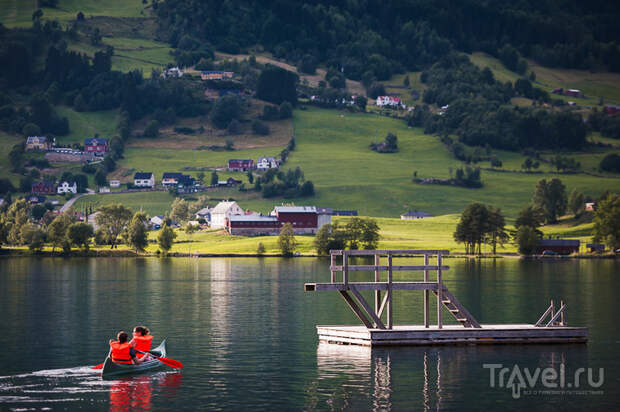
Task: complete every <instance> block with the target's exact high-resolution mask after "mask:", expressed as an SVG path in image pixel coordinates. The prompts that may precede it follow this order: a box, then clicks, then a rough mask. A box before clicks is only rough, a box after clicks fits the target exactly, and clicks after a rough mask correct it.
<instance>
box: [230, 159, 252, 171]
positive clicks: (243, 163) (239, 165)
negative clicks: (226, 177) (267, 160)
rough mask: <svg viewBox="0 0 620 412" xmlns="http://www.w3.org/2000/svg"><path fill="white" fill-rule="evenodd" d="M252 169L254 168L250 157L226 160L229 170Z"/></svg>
mask: <svg viewBox="0 0 620 412" xmlns="http://www.w3.org/2000/svg"><path fill="white" fill-rule="evenodd" d="M252 169H254V160H252V159H230V160H229V161H228V170H229V171H231V172H247V171H248V170H252Z"/></svg>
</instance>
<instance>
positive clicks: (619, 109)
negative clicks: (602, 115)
mask: <svg viewBox="0 0 620 412" xmlns="http://www.w3.org/2000/svg"><path fill="white" fill-rule="evenodd" d="M605 112H606V113H607V114H617V113H620V106H616V105H608V106H605Z"/></svg>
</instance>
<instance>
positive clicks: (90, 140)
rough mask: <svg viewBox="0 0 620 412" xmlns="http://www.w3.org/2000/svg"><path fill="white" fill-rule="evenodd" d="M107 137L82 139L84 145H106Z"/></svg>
mask: <svg viewBox="0 0 620 412" xmlns="http://www.w3.org/2000/svg"><path fill="white" fill-rule="evenodd" d="M107 144H108V139H104V138H103V137H88V138H86V139H84V146H90V145H107Z"/></svg>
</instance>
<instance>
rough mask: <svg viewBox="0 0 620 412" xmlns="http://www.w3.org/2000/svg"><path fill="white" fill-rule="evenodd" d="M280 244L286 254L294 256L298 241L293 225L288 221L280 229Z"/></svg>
mask: <svg viewBox="0 0 620 412" xmlns="http://www.w3.org/2000/svg"><path fill="white" fill-rule="evenodd" d="M278 245H279V246H280V250H281V251H282V254H283V255H284V256H293V253H294V252H295V248H296V247H297V241H296V240H295V232H294V231H293V226H292V225H291V224H290V223H286V224H285V225H284V226H283V227H282V230H281V231H280V236H279V237H278Z"/></svg>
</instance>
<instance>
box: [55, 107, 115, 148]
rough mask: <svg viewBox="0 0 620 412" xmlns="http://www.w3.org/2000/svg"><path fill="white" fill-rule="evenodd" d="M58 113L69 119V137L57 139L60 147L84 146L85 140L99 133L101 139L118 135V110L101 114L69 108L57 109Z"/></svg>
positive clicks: (101, 112) (100, 112)
mask: <svg viewBox="0 0 620 412" xmlns="http://www.w3.org/2000/svg"><path fill="white" fill-rule="evenodd" d="M56 112H57V113H58V114H59V115H60V116H64V117H67V118H68V119H69V129H70V130H69V131H70V133H69V134H68V135H67V136H60V137H58V138H56V142H57V144H59V145H65V144H72V143H80V144H84V139H85V138H87V137H94V135H95V133H99V137H105V138H107V139H109V138H111V137H112V136H114V135H117V134H118V132H117V131H116V121H117V120H116V118H117V115H118V113H117V111H116V110H106V111H99V112H76V111H75V110H73V109H72V108H70V107H67V106H58V107H56Z"/></svg>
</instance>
